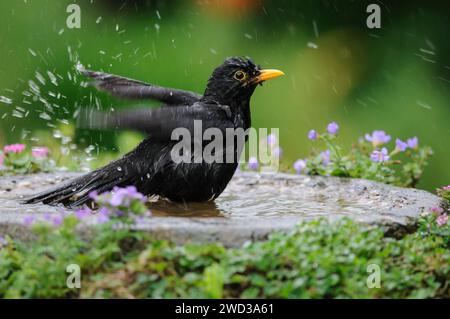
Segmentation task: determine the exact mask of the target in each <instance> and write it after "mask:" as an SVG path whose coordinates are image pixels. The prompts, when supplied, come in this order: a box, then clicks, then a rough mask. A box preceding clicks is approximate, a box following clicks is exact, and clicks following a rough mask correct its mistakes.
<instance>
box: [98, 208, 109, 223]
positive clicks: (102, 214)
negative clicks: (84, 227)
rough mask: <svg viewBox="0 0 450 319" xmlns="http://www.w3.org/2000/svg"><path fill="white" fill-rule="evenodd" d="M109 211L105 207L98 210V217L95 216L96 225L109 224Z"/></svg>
mask: <svg viewBox="0 0 450 319" xmlns="http://www.w3.org/2000/svg"><path fill="white" fill-rule="evenodd" d="M109 215H110V212H109V209H108V208H106V207H102V208H100V209H99V211H98V216H97V223H98V224H104V223H107V222H109Z"/></svg>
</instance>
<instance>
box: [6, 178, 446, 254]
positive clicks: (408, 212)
mask: <svg viewBox="0 0 450 319" xmlns="http://www.w3.org/2000/svg"><path fill="white" fill-rule="evenodd" d="M77 175H79V174H77V173H54V174H36V175H28V176H13V177H2V178H1V179H0V235H4V234H9V235H11V236H12V237H13V238H21V239H27V238H28V239H29V238H30V231H29V229H27V228H26V227H25V226H23V219H24V217H25V216H27V215H30V214H36V215H37V214H48V213H50V214H60V213H61V211H68V210H67V209H65V208H63V207H52V206H47V205H22V204H20V203H19V200H20V198H22V197H23V196H27V195H31V194H34V193H36V192H40V191H42V190H44V189H46V188H47V187H51V186H53V185H54V184H56V183H59V182H61V181H63V180H67V179H68V178H71V177H74V176H77ZM439 204H440V200H439V198H438V197H436V196H434V195H432V194H430V193H428V192H425V191H421V190H416V189H404V188H398V187H392V186H389V185H384V184H381V183H376V182H372V181H367V180H359V179H340V178H330V177H311V176H300V175H290V174H270V173H263V174H256V173H242V172H241V173H237V174H236V175H235V176H234V178H233V179H232V181H231V182H230V184H229V185H228V187H227V189H226V190H225V192H224V193H223V194H222V195H221V196H220V197H219V198H218V199H217V200H216V201H215V202H214V203H212V202H211V203H194V204H185V205H182V204H171V203H168V202H166V201H157V202H149V207H150V209H151V210H152V213H153V216H152V217H149V218H146V219H145V220H144V221H143V222H142V223H141V224H139V225H138V228H139V229H143V230H146V231H149V232H151V233H152V234H154V236H155V237H157V238H165V239H169V240H173V241H175V242H177V243H185V242H189V241H193V242H222V243H223V244H224V245H226V246H237V245H241V244H242V243H244V242H246V241H248V240H259V239H264V238H267V236H268V234H270V233H271V232H273V231H289V230H291V229H292V228H293V227H294V226H295V225H296V224H297V223H298V222H301V221H304V220H311V219H314V218H320V217H323V218H328V219H330V220H336V219H338V218H342V217H345V216H347V217H350V218H352V219H354V220H357V221H360V222H364V223H368V224H372V225H375V226H376V227H383V229H384V230H385V231H386V232H388V233H389V234H393V235H399V234H401V233H404V232H405V231H408V230H411V229H413V228H414V225H415V221H416V220H417V218H418V217H419V215H420V213H422V212H423V211H424V210H425V209H427V208H429V207H432V206H438V205H439ZM92 218H94V216H93V217H92Z"/></svg>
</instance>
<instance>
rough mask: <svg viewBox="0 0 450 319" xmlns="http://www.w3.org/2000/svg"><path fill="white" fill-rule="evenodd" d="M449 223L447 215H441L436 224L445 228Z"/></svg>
mask: <svg viewBox="0 0 450 319" xmlns="http://www.w3.org/2000/svg"><path fill="white" fill-rule="evenodd" d="M447 222H448V215H447V214H442V215H439V217H438V218H437V219H436V223H437V224H438V226H444V225H446V224H447Z"/></svg>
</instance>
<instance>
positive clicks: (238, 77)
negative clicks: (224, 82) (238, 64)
mask: <svg viewBox="0 0 450 319" xmlns="http://www.w3.org/2000/svg"><path fill="white" fill-rule="evenodd" d="M233 77H234V78H235V79H236V80H238V81H244V80H245V79H246V78H247V73H245V72H244V71H240V70H239V71H236V73H234V76H233Z"/></svg>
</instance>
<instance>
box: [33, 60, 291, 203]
mask: <svg viewBox="0 0 450 319" xmlns="http://www.w3.org/2000/svg"><path fill="white" fill-rule="evenodd" d="M83 73H84V74H85V75H86V76H88V77H90V78H92V79H94V82H93V85H94V86H96V87H97V88H98V89H100V90H103V91H106V92H108V93H110V94H112V95H114V96H116V97H120V98H126V99H153V100H158V101H160V102H162V103H163V104H164V106H165V107H160V108H153V109H152V108H137V109H131V110H127V111H120V112H119V111H117V112H111V113H102V112H89V113H88V116H85V117H84V118H83V119H82V123H84V124H85V125H86V126H88V127H93V128H99V129H104V128H108V129H133V130H138V131H143V132H145V133H147V134H148V135H149V136H148V137H147V138H146V139H144V140H143V141H142V142H141V143H140V144H139V145H138V146H137V147H136V148H135V149H134V150H133V151H131V152H129V153H128V154H126V155H124V156H123V157H122V158H121V159H119V160H116V161H114V162H112V163H110V164H108V165H106V166H104V167H102V168H99V169H97V170H95V171H93V172H90V173H87V174H85V175H83V176H81V177H78V178H75V179H73V180H71V181H68V182H66V183H64V184H62V185H60V186H57V187H56V188H53V189H50V190H47V191H44V192H42V193H40V194H37V195H36V196H33V197H31V198H29V199H26V200H25V201H24V202H25V203H36V202H43V203H45V204H58V203H62V204H64V205H66V206H69V207H75V206H79V205H82V204H84V203H86V202H87V201H88V200H89V196H88V194H89V193H90V192H91V191H94V190H95V191H97V192H98V193H102V192H105V191H109V190H111V189H112V188H113V187H114V186H121V187H124V186H128V185H134V186H136V188H137V189H138V191H140V192H141V193H143V194H146V195H159V196H162V197H165V198H167V199H169V200H172V201H176V202H193V201H194V202H200V201H208V200H213V199H215V198H217V196H219V195H220V194H221V193H222V192H223V190H224V189H225V187H226V186H227V184H228V182H229V181H230V179H231V177H232V176H233V174H234V172H235V170H236V168H237V165H238V159H239V156H240V152H241V150H242V149H241V147H240V146H237V147H234V148H233V150H232V152H233V156H234V161H233V162H232V163H226V162H225V161H224V162H223V163H219V162H212V163H208V162H206V161H204V160H201V162H191V163H176V162H174V161H173V159H172V157H171V151H172V149H173V147H174V145H175V144H176V143H178V141H176V140H172V139H171V135H172V132H173V130H174V129H176V128H186V129H187V130H189V132H191V133H192V136H194V120H201V121H202V130H203V131H205V130H206V129H208V128H218V129H219V130H220V131H221V132H224V136H225V135H226V134H225V132H226V129H227V128H232V129H236V128H242V129H244V130H246V129H247V128H249V127H250V125H251V116H250V97H251V96H252V94H253V92H254V90H255V88H256V86H257V85H258V84H260V83H262V82H263V81H265V80H268V79H271V78H274V77H276V76H279V75H282V74H283V73H282V72H281V71H278V70H261V69H260V68H259V67H258V66H256V65H255V64H254V63H253V62H252V61H251V60H250V59H247V58H238V57H233V58H229V59H227V60H225V62H224V63H223V64H222V65H221V66H219V67H218V68H216V69H215V70H214V72H213V74H212V75H211V77H210V78H209V80H208V83H207V87H206V90H205V92H204V94H203V95H199V94H197V93H194V92H189V91H183V90H178V89H171V88H164V87H159V86H155V85H151V84H147V83H144V82H140V81H136V80H132V79H127V78H123V77H119V76H115V75H110V74H106V73H102V72H93V71H88V70H84V71H83ZM85 115H87V114H85ZM209 142H210V141H203V140H192V145H191V146H192V147H194V144H195V143H199V145H201V147H205V145H206V144H208V143H209ZM235 142H237V143H236V145H242V144H243V143H240V142H243V141H235ZM225 151H226V150H216V152H222V153H223V154H224V156H225ZM227 151H229V150H227ZM192 156H194V154H192Z"/></svg>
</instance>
